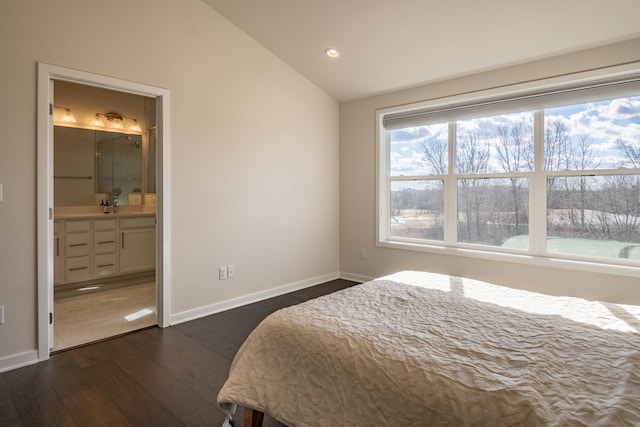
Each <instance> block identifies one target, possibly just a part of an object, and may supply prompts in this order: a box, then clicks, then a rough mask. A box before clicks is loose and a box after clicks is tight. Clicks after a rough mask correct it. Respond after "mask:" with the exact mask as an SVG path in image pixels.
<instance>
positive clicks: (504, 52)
mask: <svg viewBox="0 0 640 427" xmlns="http://www.w3.org/2000/svg"><path fill="white" fill-rule="evenodd" d="M203 1H204V2H205V3H206V4H208V5H209V6H211V7H212V8H213V9H214V10H216V11H217V12H218V13H220V14H221V15H222V16H224V17H225V18H227V19H228V20H229V21H231V22H232V23H233V24H235V25H236V26H237V27H239V28H240V29H241V30H243V31H244V32H246V33H247V34H249V35H250V36H251V37H253V38H254V39H255V40H257V41H258V42H259V43H260V44H262V45H263V46H264V47H266V48H267V49H269V50H270V51H271V52H273V53H274V54H275V55H277V56H278V57H280V58H281V59H282V60H283V61H285V62H286V63H288V64H289V65H290V66H291V67H293V68H294V69H296V70H298V71H299V72H300V73H301V74H303V75H304V76H306V77H307V78H308V79H310V80H311V81H313V82H314V83H315V84H316V85H318V86H319V87H320V88H322V89H323V90H325V91H326V92H327V93H329V94H330V95H331V96H333V97H334V98H335V99H336V100H338V101H341V102H342V101H348V100H353V99H357V98H362V97H366V96H370V95H374V94H379V93H384V92H389V91H392V90H397V89H401V88H407V87H411V86H417V85H420V84H425V83H429V82H433V81H437V80H443V79H447V78H452V77H458V76H463V75H467V74H472V73H477V72H480V71H486V70H491V69H495V68H500V67H505V66H508V65H514V64H518V63H523V62H527V61H531V60H535V59H541V58H546V57H550V56H554V55H558V54H562V53H567V52H572V51H577V50H581V49H586V48H590V47H595V46H600V45H605V44H610V43H614V42H618V41H623V40H627V39H633V38H637V37H640V20H639V17H640V1H638V0H607V1H601V0H484V1H481V0H439V1H436V0H203ZM328 47H336V48H338V49H339V50H340V52H341V56H340V57H339V58H337V59H333V60H332V59H329V58H328V57H326V56H325V55H324V50H325V49H326V48H328Z"/></svg>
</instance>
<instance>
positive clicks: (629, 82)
mask: <svg viewBox="0 0 640 427" xmlns="http://www.w3.org/2000/svg"><path fill="white" fill-rule="evenodd" d="M410 108H411V109H409V107H405V109H404V110H403V109H402V108H393V109H387V110H382V111H379V112H378V134H379V140H380V142H379V165H378V176H379V182H378V190H379V194H378V203H379V211H378V212H379V214H378V242H379V244H380V245H383V246H394V247H408V248H416V249H419V250H436V251H437V250H444V251H449V252H450V251H451V250H466V251H465V253H471V252H472V253H474V254H475V255H474V256H483V255H482V254H488V253H491V254H520V255H526V258H529V259H531V256H534V258H546V259H548V258H554V259H558V258H560V259H567V260H574V261H587V262H590V263H598V264H603V265H614V266H631V267H638V266H640V75H637V74H636V75H631V76H629V75H627V76H626V77H625V78H624V79H621V78H618V79H616V80H613V79H604V78H602V79H600V80H598V81H594V80H591V81H590V82H589V83H588V84H575V83H572V85H571V86H570V85H569V84H565V85H564V86H563V87H560V88H559V86H557V85H554V86H553V90H550V89H549V90H545V89H544V88H535V90H533V89H532V90H529V91H519V92H518V94H517V95H515V96H505V95H497V96H496V95H492V96H491V97H489V96H486V97H481V96H477V97H475V100H474V101H469V100H461V99H454V100H452V102H450V103H448V102H438V104H437V105H436V104H435V103H432V104H429V103H425V104H423V105H421V106H418V107H417V108H416V107H414V106H411V107H410ZM498 256H499V255H498Z"/></svg>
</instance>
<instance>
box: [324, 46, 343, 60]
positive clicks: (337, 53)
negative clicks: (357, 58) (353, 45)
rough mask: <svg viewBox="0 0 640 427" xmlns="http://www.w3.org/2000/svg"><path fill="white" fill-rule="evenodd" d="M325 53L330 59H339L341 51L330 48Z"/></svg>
mask: <svg viewBox="0 0 640 427" xmlns="http://www.w3.org/2000/svg"><path fill="white" fill-rule="evenodd" d="M324 53H325V55H327V56H328V57H329V58H337V57H338V56H340V51H339V50H338V49H336V48H335V47H330V48H328V49H326V50H325V51H324Z"/></svg>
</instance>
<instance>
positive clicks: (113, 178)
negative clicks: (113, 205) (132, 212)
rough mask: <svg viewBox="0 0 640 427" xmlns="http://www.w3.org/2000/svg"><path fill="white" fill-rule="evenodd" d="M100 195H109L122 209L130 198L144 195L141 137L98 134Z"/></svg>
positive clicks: (97, 158)
mask: <svg viewBox="0 0 640 427" xmlns="http://www.w3.org/2000/svg"><path fill="white" fill-rule="evenodd" d="M96 146H97V156H96V161H97V166H98V168H97V169H98V182H97V183H98V191H97V192H98V193H105V194H109V195H110V197H111V198H112V200H113V201H117V202H118V204H119V205H126V204H128V203H129V194H136V193H141V192H142V137H141V136H140V135H125V134H119V133H113V132H96Z"/></svg>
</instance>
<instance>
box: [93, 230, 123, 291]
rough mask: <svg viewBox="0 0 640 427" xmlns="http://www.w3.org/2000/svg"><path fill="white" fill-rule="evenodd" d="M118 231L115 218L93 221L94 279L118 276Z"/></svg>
mask: <svg viewBox="0 0 640 427" xmlns="http://www.w3.org/2000/svg"><path fill="white" fill-rule="evenodd" d="M117 238H118V230H117V224H116V219H115V218H109V219H94V220H93V277H94V278H96V279H97V278H99V277H105V276H113V275H114V274H118V257H117V248H118V242H117Z"/></svg>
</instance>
